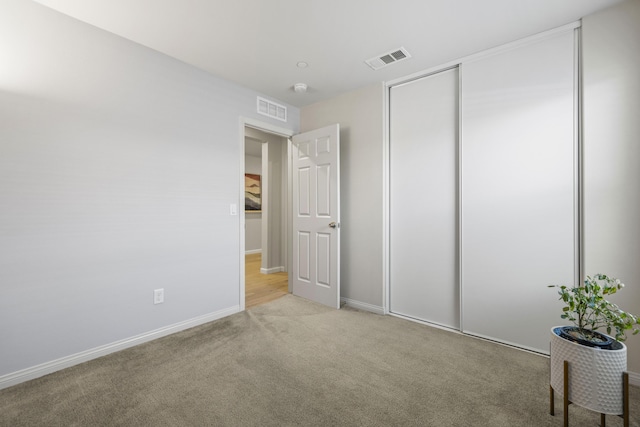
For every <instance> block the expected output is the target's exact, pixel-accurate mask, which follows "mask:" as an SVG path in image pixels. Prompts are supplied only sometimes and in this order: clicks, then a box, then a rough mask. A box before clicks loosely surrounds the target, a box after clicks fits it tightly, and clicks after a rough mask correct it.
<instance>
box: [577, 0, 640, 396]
mask: <svg viewBox="0 0 640 427" xmlns="http://www.w3.org/2000/svg"><path fill="white" fill-rule="evenodd" d="M582 34H583V52H584V60H583V61H584V62H583V63H584V123H585V124H584V172H585V175H584V176H585V178H584V186H585V188H584V196H585V197H584V205H585V216H584V220H585V225H584V232H585V235H584V238H585V254H584V258H585V259H584V261H585V273H586V274H589V275H593V274H595V273H605V274H609V275H612V276H614V277H618V278H620V279H621V280H622V281H623V282H624V283H626V285H627V286H626V288H624V289H623V291H622V292H621V293H620V294H619V295H616V296H615V298H612V299H614V300H615V301H617V302H618V303H619V304H620V306H621V307H622V308H623V309H624V310H627V311H629V312H631V313H634V314H640V262H639V261H640V168H639V167H638V164H639V163H640V144H639V143H638V141H639V135H640V120H638V119H639V118H640V81H639V79H638V75H639V70H640V50H638V46H639V45H640V1H637V0H632V1H627V2H624V3H621V4H620V5H618V6H614V7H612V8H609V9H606V10H604V11H602V12H600V13H596V14H594V15H591V16H587V17H586V18H584V20H583V27H582ZM627 345H628V354H627V357H628V363H629V370H630V371H632V372H635V374H634V378H635V383H636V384H640V336H635V337H631V338H629V340H628V341H627Z"/></svg>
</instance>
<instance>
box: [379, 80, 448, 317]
mask: <svg viewBox="0 0 640 427" xmlns="http://www.w3.org/2000/svg"><path fill="white" fill-rule="evenodd" d="M389 104H390V153H389V155H390V202H391V203H390V290H389V309H390V311H391V312H392V313H396V314H400V315H404V316H408V317H412V318H415V319H420V320H424V321H428V322H433V323H437V324H440V325H443V326H447V327H451V328H456V329H458V328H459V323H460V314H459V307H460V296H459V283H458V261H457V260H458V250H457V240H458V234H457V197H458V193H457V176H458V169H457V145H458V70H457V69H452V70H448V71H443V72H440V73H438V74H434V75H431V76H428V77H424V78H421V79H419V80H415V81H412V82H409V83H405V84H403V85H400V86H394V87H392V88H391V91H390V99H389Z"/></svg>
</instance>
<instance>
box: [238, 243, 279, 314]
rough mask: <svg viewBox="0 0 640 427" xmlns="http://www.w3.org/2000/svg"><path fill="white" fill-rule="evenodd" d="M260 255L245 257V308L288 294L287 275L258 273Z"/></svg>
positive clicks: (260, 260) (260, 261)
mask: <svg viewBox="0 0 640 427" xmlns="http://www.w3.org/2000/svg"><path fill="white" fill-rule="evenodd" d="M261 263H262V254H250V255H245V270H244V271H245V307H246V308H251V307H254V306H256V305H260V304H264V303H265V302H269V301H273V300H274V299H278V298H280V297H281V296H283V295H286V294H287V293H288V292H289V284H288V275H287V273H272V274H262V273H260V265H261Z"/></svg>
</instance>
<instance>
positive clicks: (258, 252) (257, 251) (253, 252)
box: [244, 249, 262, 255]
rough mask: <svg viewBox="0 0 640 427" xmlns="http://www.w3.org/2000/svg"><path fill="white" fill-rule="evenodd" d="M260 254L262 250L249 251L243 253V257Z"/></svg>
mask: <svg viewBox="0 0 640 427" xmlns="http://www.w3.org/2000/svg"><path fill="white" fill-rule="evenodd" d="M261 253H262V249H250V250H248V251H244V254H245V255H251V254H261Z"/></svg>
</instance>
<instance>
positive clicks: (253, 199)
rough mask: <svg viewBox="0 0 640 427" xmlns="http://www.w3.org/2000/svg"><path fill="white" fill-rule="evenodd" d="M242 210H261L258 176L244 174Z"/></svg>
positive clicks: (260, 191) (260, 188)
mask: <svg viewBox="0 0 640 427" xmlns="http://www.w3.org/2000/svg"><path fill="white" fill-rule="evenodd" d="M244 210H245V211H259V210H262V187H261V183H260V175H255V174H252V173H245V174H244Z"/></svg>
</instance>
